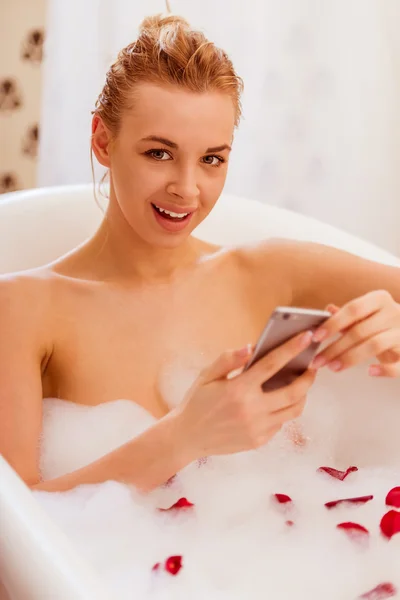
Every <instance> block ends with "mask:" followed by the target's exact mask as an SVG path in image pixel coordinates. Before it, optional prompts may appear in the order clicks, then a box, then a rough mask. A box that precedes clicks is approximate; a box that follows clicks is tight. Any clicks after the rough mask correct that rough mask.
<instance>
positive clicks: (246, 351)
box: [236, 344, 253, 358]
mask: <svg viewBox="0 0 400 600" xmlns="http://www.w3.org/2000/svg"><path fill="white" fill-rule="evenodd" d="M252 351H253V345H252V344H247V345H246V346H244V348H240V350H237V351H236V355H237V356H239V357H240V358H245V357H246V356H250V354H251V353H252Z"/></svg>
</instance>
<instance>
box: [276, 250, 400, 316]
mask: <svg viewBox="0 0 400 600" xmlns="http://www.w3.org/2000/svg"><path fill="white" fill-rule="evenodd" d="M281 251H283V252H285V253H286V261H287V262H288V263H289V265H290V267H289V273H290V279H291V284H292V286H291V287H292V294H293V305H294V306H302V307H311V308H325V307H326V305H327V304H331V303H333V304H337V305H339V306H343V305H344V304H346V303H347V302H349V301H350V300H353V299H354V298H357V297H359V296H363V295H364V294H367V293H368V292H371V291H374V290H385V291H386V292H389V294H390V295H391V296H392V297H393V299H394V300H395V301H396V302H400V266H399V267H394V266H388V265H383V264H381V263H377V262H373V261H370V260H366V259H364V258H360V257H358V256H355V255H353V254H350V253H348V252H344V251H343V250H337V249H336V248H331V247H329V246H323V245H320V244H314V243H309V242H300V243H298V242H297V243H296V242H287V243H285V244H284V245H282V249H281ZM399 265H400V260H399Z"/></svg>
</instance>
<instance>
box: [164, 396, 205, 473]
mask: <svg viewBox="0 0 400 600" xmlns="http://www.w3.org/2000/svg"><path fill="white" fill-rule="evenodd" d="M164 418H165V419H166V421H168V427H169V428H170V431H169V436H170V440H171V452H172V460H173V461H174V463H175V464H177V471H178V470H181V469H183V468H184V467H186V466H187V465H188V464H190V463H191V462H193V461H194V460H196V459H197V458H198V456H197V454H198V453H197V452H196V448H195V445H194V443H193V441H194V438H193V435H192V432H191V431H190V427H189V424H188V422H187V419H186V414H185V411H184V407H183V406H182V405H181V406H177V407H176V408H175V409H174V410H172V411H171V412H170V413H168V415H166V417H164Z"/></svg>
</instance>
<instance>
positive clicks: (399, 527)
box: [380, 510, 400, 540]
mask: <svg viewBox="0 0 400 600" xmlns="http://www.w3.org/2000/svg"><path fill="white" fill-rule="evenodd" d="M380 528H381V531H382V533H383V535H384V536H385V537H387V538H389V540H390V538H391V537H392V536H394V535H395V534H396V533H400V512H398V511H397V510H389V512H387V513H386V514H385V515H383V517H382V520H381V522H380Z"/></svg>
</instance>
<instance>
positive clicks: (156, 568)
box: [151, 563, 160, 571]
mask: <svg viewBox="0 0 400 600" xmlns="http://www.w3.org/2000/svg"><path fill="white" fill-rule="evenodd" d="M159 568H160V563H156V564H155V565H153V568H152V569H151V570H152V571H158V569H159Z"/></svg>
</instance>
